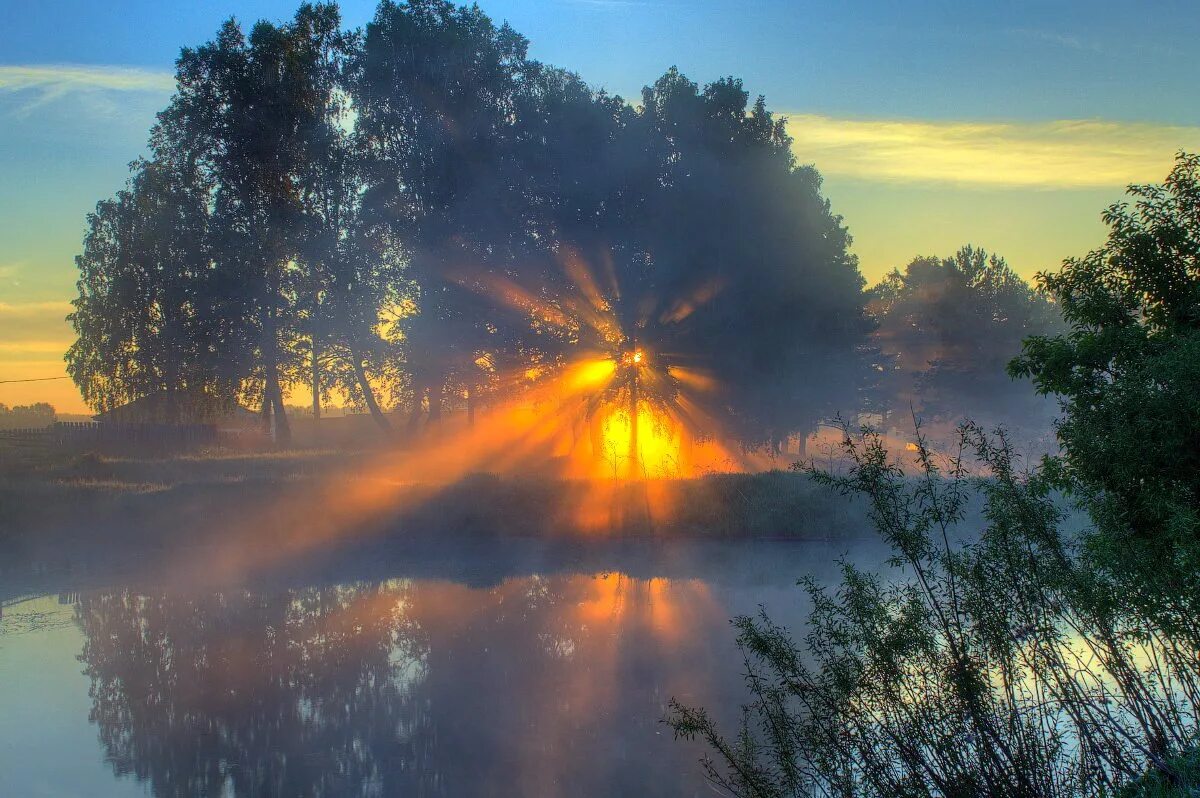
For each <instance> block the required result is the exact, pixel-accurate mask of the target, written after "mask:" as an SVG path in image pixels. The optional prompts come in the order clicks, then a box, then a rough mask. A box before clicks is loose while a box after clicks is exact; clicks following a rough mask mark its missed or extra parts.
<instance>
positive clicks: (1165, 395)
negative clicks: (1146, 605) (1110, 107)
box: [1012, 154, 1200, 614]
mask: <svg viewBox="0 0 1200 798" xmlns="http://www.w3.org/2000/svg"><path fill="white" fill-rule="evenodd" d="M1129 193H1130V195H1131V196H1132V197H1134V198H1135V199H1134V202H1133V204H1132V205H1130V204H1125V203H1122V204H1117V205H1114V206H1112V207H1111V208H1109V209H1108V211H1107V212H1106V213H1105V216H1104V218H1105V222H1106V223H1107V224H1108V225H1109V228H1110V232H1109V238H1108V242H1107V243H1106V245H1105V246H1103V247H1101V248H1100V249H1098V250H1096V251H1094V252H1091V253H1089V254H1088V255H1087V256H1085V257H1083V258H1079V259H1073V260H1069V261H1067V262H1066V263H1065V264H1064V265H1063V268H1062V270H1061V271H1060V272H1057V273H1053V274H1044V275H1041V277H1040V279H1041V282H1042V284H1043V285H1044V286H1045V288H1046V289H1047V290H1048V291H1050V292H1051V293H1052V294H1053V295H1054V296H1055V298H1056V299H1057V301H1058V303H1059V304H1060V305H1061V307H1062V309H1063V315H1064V316H1065V317H1066V319H1067V321H1068V323H1069V324H1070V331H1069V332H1068V333H1067V334H1065V335H1059V336H1055V337H1034V338H1031V339H1030V340H1029V341H1027V342H1026V344H1025V350H1024V354H1023V355H1022V356H1021V357H1020V358H1019V359H1017V360H1016V361H1015V362H1014V363H1013V365H1012V371H1013V373H1014V374H1018V375H1025V376H1029V377H1032V379H1033V382H1034V384H1035V385H1036V386H1037V388H1038V390H1039V391H1041V392H1043V393H1052V394H1057V395H1059V396H1061V397H1062V400H1063V408H1064V410H1065V414H1064V418H1063V420H1062V421H1061V423H1060V424H1059V425H1058V436H1059V439H1060V441H1061V442H1062V446H1063V450H1064V453H1063V455H1062V456H1061V457H1060V458H1057V459H1055V460H1054V461H1052V462H1051V463H1050V464H1049V471H1048V473H1050V474H1053V475H1054V476H1055V478H1056V484H1058V485H1059V486H1060V487H1062V488H1063V489H1065V490H1068V491H1070V492H1071V493H1072V494H1073V495H1074V496H1076V497H1078V498H1079V499H1080V500H1081V501H1082V502H1084V503H1085V504H1086V506H1087V507H1088V509H1089V511H1090V512H1091V514H1092V516H1093V518H1094V519H1095V521H1096V524H1097V526H1098V527H1099V532H1100V534H1099V535H1097V536H1096V539H1095V540H1094V541H1093V544H1094V545H1093V547H1094V550H1095V552H1096V554H1097V555H1098V557H1099V559H1100V560H1101V562H1102V564H1103V565H1104V566H1105V567H1109V568H1113V569H1116V570H1118V571H1122V572H1125V573H1127V574H1128V575H1129V577H1130V579H1131V580H1133V581H1141V582H1144V583H1146V584H1151V585H1153V584H1158V583H1160V582H1162V581H1164V580H1165V581H1167V582H1170V583H1172V584H1171V587H1172V593H1176V592H1181V591H1182V592H1183V593H1185V594H1186V593H1187V592H1190V593H1191V595H1192V596H1196V597H1198V598H1197V600H1196V602H1193V603H1192V607H1193V610H1192V613H1193V614H1194V613H1195V610H1196V609H1197V608H1200V604H1198V602H1200V581H1198V580H1200V516H1198V515H1197V508H1200V447H1197V445H1196V443H1197V441H1200V157H1198V156H1195V155H1187V154H1181V155H1180V156H1179V158H1178V160H1177V162H1176V165H1175V168H1174V170H1172V172H1171V174H1170V176H1169V177H1168V178H1167V180H1166V182H1165V183H1164V184H1163V185H1161V186H1133V187H1131V188H1130V190H1129ZM1131 555H1132V556H1131Z"/></svg>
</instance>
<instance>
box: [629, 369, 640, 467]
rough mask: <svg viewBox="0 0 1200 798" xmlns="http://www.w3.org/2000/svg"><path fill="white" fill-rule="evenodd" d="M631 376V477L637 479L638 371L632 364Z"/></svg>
mask: <svg viewBox="0 0 1200 798" xmlns="http://www.w3.org/2000/svg"><path fill="white" fill-rule="evenodd" d="M629 368H630V377H629V478H630V479H637V476H638V471H639V468H638V466H639V463H638V372H637V364H636V363H634V364H632V365H630V367H629Z"/></svg>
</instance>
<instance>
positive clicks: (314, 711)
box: [0, 569, 799, 796]
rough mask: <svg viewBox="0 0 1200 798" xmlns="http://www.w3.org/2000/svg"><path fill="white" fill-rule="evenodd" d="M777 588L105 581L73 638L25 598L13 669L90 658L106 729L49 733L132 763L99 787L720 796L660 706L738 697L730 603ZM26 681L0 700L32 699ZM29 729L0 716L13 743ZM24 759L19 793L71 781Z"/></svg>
mask: <svg viewBox="0 0 1200 798" xmlns="http://www.w3.org/2000/svg"><path fill="white" fill-rule="evenodd" d="M798 570H799V569H798ZM790 593H791V591H790V590H789V591H788V594H790ZM761 598H762V591H761V590H760V589H756V588H755V586H754V585H743V586H741V587H736V588H734V587H730V586H729V585H719V586H716V587H714V586H713V585H712V584H710V583H709V582H708V581H705V580H702V579H696V578H686V577H682V578H671V579H666V578H633V577H630V576H626V575H623V574H621V573H616V572H613V573H601V574H551V575H545V576H525V577H513V578H509V579H506V580H505V581H502V582H500V583H499V584H496V585H492V586H470V585H465V584H460V583H457V582H453V581H444V580H437V579H395V580H387V581H377V582H359V583H349V584H342V585H337V586H324V587H305V588H276V589H273V590H265V589H264V590H261V591H260V590H247V589H234V590H223V591H220V592H215V591H209V592H202V593H183V594H180V593H177V592H173V591H170V590H162V589H158V590H146V589H142V590H133V589H127V588H123V589H116V590H98V591H94V592H83V593H81V594H79V595H77V596H71V597H70V600H69V601H67V602H66V604H65V605H64V606H63V608H62V612H61V614H62V615H67V616H68V617H69V613H73V615H74V626H73V627H72V628H71V629H69V630H67V631H69V632H70V634H72V635H75V646H74V647H73V649H72V646H71V644H70V643H69V642H68V643H65V644H64V645H63V649H64V651H62V652H58V651H56V650H54V649H53V647H51V646H49V645H48V644H45V645H43V647H42V649H39V648H38V647H39V643H38V640H37V637H38V634H39V632H38V631H37V630H36V629H35V630H33V631H32V632H28V631H27V632H26V633H21V634H18V633H16V632H14V629H16V627H17V625H18V624H20V623H21V620H20V619H21V618H22V617H23V616H24V615H28V614H29V613H30V612H34V611H35V610H34V609H29V610H28V612H26V613H22V612H21V608H22V605H21V604H17V605H14V606H10V607H9V608H7V610H6V611H7V616H6V617H5V619H4V621H3V622H0V624H2V625H0V677H5V676H6V675H8V676H12V674H6V671H5V666H6V664H7V666H8V668H10V669H11V668H14V667H16V666H15V665H14V663H19V662H22V661H25V662H28V663H33V662H39V661H44V660H46V659H47V658H54V657H73V658H77V660H78V661H77V662H75V663H74V666H75V669H76V671H78V670H80V669H82V671H83V674H84V679H85V681H84V683H83V686H82V689H83V690H86V691H87V697H88V700H87V703H88V704H90V707H89V709H88V710H87V712H86V715H87V717H86V720H85V718H83V717H79V718H74V717H67V715H69V713H63V714H64V717H63V718H60V719H59V720H61V721H62V722H63V723H64V724H65V723H67V722H74V723H76V724H84V723H85V722H87V721H90V723H91V724H93V728H92V734H91V736H90V740H91V742H90V746H91V748H90V750H68V749H69V748H70V747H71V745H73V744H72V743H70V742H68V741H67V740H66V736H65V735H62V736H63V739H62V740H54V741H48V742H47V744H48V745H51V746H60V747H63V750H61V751H60V752H59V753H60V755H61V756H64V757H77V758H83V759H86V758H88V757H95V758H102V759H103V761H104V762H106V763H107V766H108V768H109V769H110V771H111V774H113V775H115V776H119V777H122V778H120V779H114V778H113V777H112V775H109V776H105V784H97V785H94V786H95V789H92V790H90V793H89V794H92V795H106V794H110V792H109V791H108V790H109V786H111V787H112V790H111V794H117V791H118V788H121V789H123V790H128V788H129V787H130V786H132V785H133V784H138V785H141V786H142V787H143V788H144V789H146V790H147V791H148V792H149V793H150V794H152V795H156V796H176V795H207V796H225V795H229V796H232V795H239V796H241V795H247V796H250V795H254V796H257V795H285V796H299V795H381V796H384V795H386V796H390V795H417V796H421V795H428V796H440V795H448V796H458V795H468V796H469V795H481V796H487V795H497V796H500V795H504V796H508V795H534V796H555V795H564V796H566V795H570V796H578V795H604V796H608V795H645V796H649V795H707V794H711V791H710V789H709V788H708V786H707V785H705V784H704V783H703V782H702V779H701V778H700V775H699V769H698V767H697V765H696V758H697V756H698V755H699V753H700V751H699V749H698V748H697V747H691V746H688V745H684V744H682V743H677V742H675V741H673V740H672V738H671V735H670V731H669V730H668V729H667V728H666V727H664V726H663V725H662V724H661V723H659V719H660V718H661V717H662V715H663V713H664V711H665V708H666V702H667V700H668V699H669V698H670V697H671V696H673V695H674V696H678V697H681V698H684V699H686V700H688V701H691V702H704V703H708V704H710V705H714V704H716V705H725V706H731V705H732V706H735V705H736V703H737V701H738V699H739V698H740V694H739V693H738V692H737V691H738V690H739V689H740V679H739V678H738V674H739V669H740V663H739V661H738V660H737V657H736V655H735V654H734V649H733V646H732V640H731V632H730V629H729V625H728V618H729V617H730V616H731V615H732V614H735V613H736V612H745V611H750V610H752V609H753V606H754V604H756V603H757V602H758V601H759V600H761ZM27 604H28V602H27ZM36 611H37V612H42V613H43V614H45V613H44V610H41V609H38V610H36ZM51 614H52V613H51ZM14 619H15V620H14ZM52 621H53V619H51V621H50V623H51V626H50V627H48V628H54V625H53V622H52ZM61 631H62V630H60V631H59V633H61ZM22 651H24V654H22ZM22 656H24V657H25V659H24V660H22ZM20 678H22V676H20V675H17V681H19V679H20ZM17 681H14V680H13V679H12V678H5V679H4V680H3V681H0V705H4V703H5V702H6V701H8V700H9V699H13V700H14V701H18V702H19V700H21V696H19V695H18V692H19V691H20V690H21V687H20V684H19V683H17ZM61 689H62V690H64V691H68V692H69V690H70V689H72V688H71V687H70V685H63V686H62V687H61ZM26 698H27V697H26ZM18 733H20V730H18V729H14V728H12V727H11V725H10V724H7V723H6V722H5V721H4V720H3V719H2V718H0V741H2V740H3V739H5V736H7V735H13V734H18ZM97 733H98V737H99V743H100V746H99V749H98V750H97V748H96V746H95V739H96V734H97ZM72 739H79V738H78V736H76V737H75V738H72ZM14 750H15V749H12V748H10V749H9V751H8V753H9V754H10V755H13V754H12V752H13V751H14ZM5 756H6V751H5V749H4V747H3V746H0V792H4V794H23V793H19V792H16V791H11V790H10V791H7V792H6V791H5V790H4V789H3V785H4V784H5V780H6V779H7V780H9V781H8V783H9V785H10V787H12V788H14V789H15V788H22V787H25V788H28V787H29V785H33V784H45V783H49V784H51V785H53V781H54V774H53V773H51V774H46V773H40V774H37V776H36V778H34V777H33V776H32V775H31V774H29V773H28V772H25V773H23V772H22V769H23V768H24V769H25V770H26V771H27V770H28V769H29V768H30V767H31V765H30V764H29V763H22V762H17V761H5ZM22 779H25V780H24V781H22ZM14 780H15V781H14ZM109 782H111V784H109Z"/></svg>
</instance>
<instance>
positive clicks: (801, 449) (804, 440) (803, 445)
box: [796, 432, 808, 460]
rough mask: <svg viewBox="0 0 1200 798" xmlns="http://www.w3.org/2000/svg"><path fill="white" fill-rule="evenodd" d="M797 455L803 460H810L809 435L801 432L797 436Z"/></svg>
mask: <svg viewBox="0 0 1200 798" xmlns="http://www.w3.org/2000/svg"><path fill="white" fill-rule="evenodd" d="M796 454H798V455H799V456H800V459H801V460H805V459H807V458H808V433H807V432H801V433H799V434H798V435H797V436H796Z"/></svg>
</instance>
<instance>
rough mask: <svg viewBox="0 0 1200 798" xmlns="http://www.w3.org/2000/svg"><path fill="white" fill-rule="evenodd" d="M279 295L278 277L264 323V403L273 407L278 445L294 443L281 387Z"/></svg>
mask: <svg viewBox="0 0 1200 798" xmlns="http://www.w3.org/2000/svg"><path fill="white" fill-rule="evenodd" d="M278 297H279V285H278V280H277V279H272V280H271V283H270V292H269V301H270V303H271V304H270V305H269V306H268V307H267V312H266V324H265V325H263V326H264V329H263V337H264V338H265V340H264V342H263V343H264V346H263V371H264V374H263V403H264V405H269V406H270V407H271V409H272V413H271V420H272V421H273V422H274V423H273V424H272V425H271V434H272V439H273V440H274V442H275V445H276V446H282V447H287V446H291V445H292V429H291V427H290V426H289V425H288V417H287V412H286V411H285V410H284V409H283V390H282V389H281V388H280V387H279V331H278V324H277V322H278V318H277V317H276V315H275V311H276V308H275V303H276V302H277V300H278Z"/></svg>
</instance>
